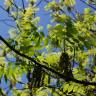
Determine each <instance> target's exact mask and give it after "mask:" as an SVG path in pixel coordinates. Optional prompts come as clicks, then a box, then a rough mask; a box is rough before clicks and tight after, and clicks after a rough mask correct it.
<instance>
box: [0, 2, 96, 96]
mask: <svg viewBox="0 0 96 96" xmlns="http://www.w3.org/2000/svg"><path fill="white" fill-rule="evenodd" d="M81 1H82V2H83V0H81ZM3 2H4V4H5V5H4V7H5V8H6V9H4V8H3V7H1V8H3V11H6V12H7V13H8V14H9V15H10V17H11V18H13V20H14V23H15V26H16V28H11V29H10V30H9V31H8V33H9V38H8V39H7V41H8V43H9V44H10V45H11V46H12V47H13V48H15V49H16V50H18V51H19V52H21V53H23V54H26V55H28V56H29V57H32V58H34V59H35V60H36V61H38V62H40V63H41V64H43V65H45V66H47V67H49V68H53V69H54V70H56V71H57V72H61V70H60V66H59V63H60V56H61V54H62V52H66V53H67V54H68V55H69V57H70V58H69V59H70V60H69V61H70V62H71V63H72V66H71V68H70V69H72V74H73V76H74V78H76V79H77V80H81V81H82V80H85V81H89V82H95V81H96V75H95V73H96V49H95V48H96V43H95V41H96V33H95V32H96V13H95V12H94V11H93V10H92V9H91V8H89V7H88V8H85V9H84V11H82V13H80V12H79V10H77V9H76V1H75V0H59V1H57V0H52V1H50V2H48V1H47V0H44V1H43V0H41V1H40V2H39V0H27V1H26V0H22V4H20V6H19V5H18V6H17V4H19V2H21V1H15V0H5V1H3ZM42 2H46V4H45V10H46V11H48V12H50V14H51V24H48V25H47V27H48V32H49V33H48V34H47V33H46V34H47V36H46V34H45V32H44V31H43V30H42V26H40V24H39V22H40V17H38V16H37V13H38V12H41V11H40V10H39V4H41V3H42ZM77 2H78V1H77ZM83 3H84V4H87V5H88V6H90V5H91V6H95V4H96V1H95V0H87V1H86V2H85V1H84V2H83ZM93 4H94V5H93ZM22 5H23V7H21V6H22ZM37 5H38V6H37ZM92 8H93V7H92ZM41 22H43V21H41ZM66 66H67V65H66ZM36 67H37V65H36V64H35V63H34V62H30V61H29V60H27V59H25V58H23V57H20V56H18V54H16V53H14V52H13V51H12V50H11V49H10V48H8V46H6V45H4V44H3V43H0V83H1V84H2V80H4V81H5V83H6V85H7V87H8V88H7V89H6V88H0V95H2V96H7V95H8V94H10V93H9V92H11V94H12V95H13V96H33V95H34V96H49V95H52V96H67V95H68V96H69V95H71V96H82V95H84V96H87V95H90V96H91V95H92V96H94V94H95V93H94V91H95V89H96V88H95V86H91V85H90V86H86V85H82V84H77V83H75V82H69V81H68V82H67V81H66V80H65V81H64V80H62V79H60V78H58V77H57V76H56V75H55V74H54V73H52V72H48V70H46V69H43V68H41V67H38V68H39V69H38V68H37V69H35V68H36ZM64 70H65V69H64ZM64 70H63V71H64ZM34 72H35V73H34ZM61 73H63V72H61ZM38 74H39V75H38ZM24 75H26V77H25V78H22V77H23V76H24ZM66 75H67V74H66ZM40 76H41V77H40ZM23 79H27V80H26V81H25V82H23ZM39 80H40V81H39ZM39 83H40V84H39ZM17 84H19V86H20V85H22V88H18V87H17V86H16V85H17ZM36 84H37V85H36ZM22 90H23V91H22Z"/></svg>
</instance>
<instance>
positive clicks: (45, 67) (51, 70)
mask: <svg viewBox="0 0 96 96" xmlns="http://www.w3.org/2000/svg"><path fill="white" fill-rule="evenodd" d="M0 40H1V41H2V42H3V43H4V44H6V46H7V47H9V48H10V49H11V50H12V51H14V52H15V53H16V54H18V55H19V56H21V57H24V58H26V59H28V60H30V61H32V62H34V63H35V64H37V65H39V66H40V67H42V68H44V69H46V70H48V71H50V72H52V73H54V74H56V75H58V76H59V77H60V78H62V79H65V80H66V77H65V76H64V74H61V73H59V72H57V71H55V70H54V69H52V68H50V67H47V66H45V65H42V64H41V63H40V62H37V61H36V60H35V59H34V58H31V57H29V56H27V55H25V54H23V53H21V52H19V51H18V50H16V49H14V48H13V47H12V46H11V45H10V44H8V42H6V40H5V39H4V38H3V37H2V36H0ZM67 81H73V82H75V83H79V84H83V85H94V86H96V82H88V81H83V80H82V81H80V80H77V79H75V78H69V79H67Z"/></svg>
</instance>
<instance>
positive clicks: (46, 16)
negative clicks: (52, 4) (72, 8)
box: [0, 0, 86, 37]
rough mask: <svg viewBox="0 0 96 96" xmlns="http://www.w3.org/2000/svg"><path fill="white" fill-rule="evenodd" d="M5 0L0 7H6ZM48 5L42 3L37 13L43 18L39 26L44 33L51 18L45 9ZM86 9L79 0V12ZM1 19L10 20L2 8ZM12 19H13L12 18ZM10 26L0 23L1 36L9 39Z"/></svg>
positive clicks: (1, 0) (0, 3) (0, 1)
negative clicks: (42, 28)
mask: <svg viewBox="0 0 96 96" xmlns="http://www.w3.org/2000/svg"><path fill="white" fill-rule="evenodd" d="M3 2H4V0H0V5H1V6H2V5H4V4H3ZM45 4H46V3H44V2H43V3H41V5H40V6H39V7H40V12H38V13H37V15H38V16H40V17H41V20H40V22H39V24H40V25H41V26H43V27H44V31H45V33H46V31H47V28H46V25H47V24H48V23H50V16H49V12H46V11H45V10H44V9H43V7H44V5H45ZM84 7H86V5H85V4H83V3H82V2H80V1H79V0H77V5H76V8H77V9H78V10H79V11H82V10H83V9H84ZM1 19H9V17H8V14H7V13H6V12H4V11H3V10H2V9H1V8H0V20H1ZM10 19H11V18H10ZM6 23H7V24H10V25H14V23H12V22H10V21H8V22H6ZM9 28H10V27H9V26H7V25H6V24H4V22H2V21H0V35H2V36H4V37H7V36H8V30H9Z"/></svg>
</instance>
